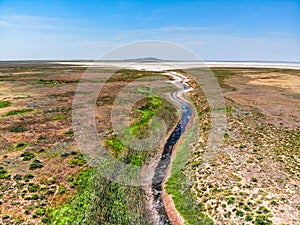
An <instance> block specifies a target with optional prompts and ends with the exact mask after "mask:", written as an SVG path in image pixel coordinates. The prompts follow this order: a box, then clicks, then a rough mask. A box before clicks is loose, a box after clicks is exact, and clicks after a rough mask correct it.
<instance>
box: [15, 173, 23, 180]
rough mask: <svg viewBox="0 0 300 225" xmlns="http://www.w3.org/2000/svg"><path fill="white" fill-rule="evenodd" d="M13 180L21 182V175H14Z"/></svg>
mask: <svg viewBox="0 0 300 225" xmlns="http://www.w3.org/2000/svg"><path fill="white" fill-rule="evenodd" d="M14 180H22V175H21V174H16V175H15V176H14Z"/></svg>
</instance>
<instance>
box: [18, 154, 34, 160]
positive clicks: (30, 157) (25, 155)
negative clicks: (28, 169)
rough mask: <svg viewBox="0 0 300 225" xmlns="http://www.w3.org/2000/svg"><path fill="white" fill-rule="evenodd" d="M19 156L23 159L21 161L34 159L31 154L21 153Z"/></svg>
mask: <svg viewBox="0 0 300 225" xmlns="http://www.w3.org/2000/svg"><path fill="white" fill-rule="evenodd" d="M20 156H21V157H22V158H23V159H22V160H23V161H30V160H32V159H33V158H35V155H34V154H33V153H32V152H23V153H22V154H21V155H20Z"/></svg>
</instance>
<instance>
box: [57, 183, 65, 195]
mask: <svg viewBox="0 0 300 225" xmlns="http://www.w3.org/2000/svg"><path fill="white" fill-rule="evenodd" d="M65 192H66V188H65V187H64V186H61V185H60V186H59V187H58V193H59V194H63V193H65Z"/></svg>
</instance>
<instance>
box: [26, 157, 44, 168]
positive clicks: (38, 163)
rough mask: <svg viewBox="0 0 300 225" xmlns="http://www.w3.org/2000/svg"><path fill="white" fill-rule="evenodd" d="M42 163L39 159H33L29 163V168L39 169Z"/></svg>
mask: <svg viewBox="0 0 300 225" xmlns="http://www.w3.org/2000/svg"><path fill="white" fill-rule="evenodd" d="M43 167H44V166H43V164H42V163H41V161H40V160H37V159H35V160H33V162H32V163H31V164H30V165H29V170H36V169H39V168H43Z"/></svg>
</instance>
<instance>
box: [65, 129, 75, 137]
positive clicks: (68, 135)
mask: <svg viewBox="0 0 300 225" xmlns="http://www.w3.org/2000/svg"><path fill="white" fill-rule="evenodd" d="M64 135H65V136H66V137H74V132H73V131H72V130H69V131H66V132H65V133H64Z"/></svg>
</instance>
